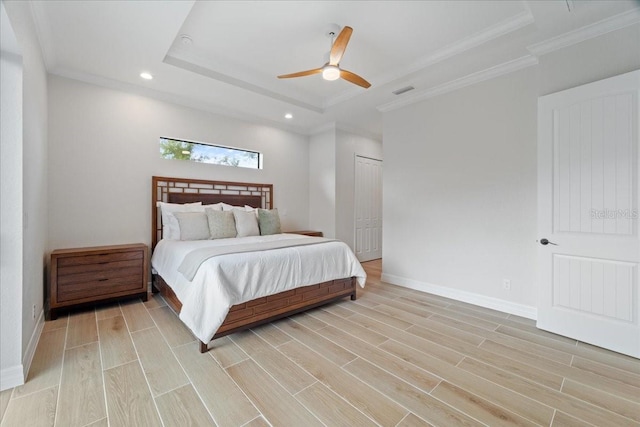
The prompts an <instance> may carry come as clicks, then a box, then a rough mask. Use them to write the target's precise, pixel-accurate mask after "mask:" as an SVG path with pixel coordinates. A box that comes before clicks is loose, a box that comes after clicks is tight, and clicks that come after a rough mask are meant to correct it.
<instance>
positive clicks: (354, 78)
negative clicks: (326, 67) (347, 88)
mask: <svg viewBox="0 0 640 427" xmlns="http://www.w3.org/2000/svg"><path fill="white" fill-rule="evenodd" d="M340 78H342V79H344V80H346V81H348V82H351V83H353V84H357V85H358V86H362V87H363V88H365V89H367V88H369V87H370V86H371V83H369V82H368V81H366V80H365V79H363V78H362V77H360V76H359V75H357V74H355V73H352V72H351V71H347V70H340Z"/></svg>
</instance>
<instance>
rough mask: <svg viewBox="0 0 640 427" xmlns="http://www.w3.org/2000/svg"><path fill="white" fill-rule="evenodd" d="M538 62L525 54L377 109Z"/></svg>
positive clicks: (413, 102)
mask: <svg viewBox="0 0 640 427" xmlns="http://www.w3.org/2000/svg"><path fill="white" fill-rule="evenodd" d="M537 64H538V58H536V57H535V56H533V55H525V56H522V57H520V58H518V59H514V60H512V61H508V62H503V63H502V64H498V65H495V66H493V67H490V68H487V69H484V70H481V71H477V72H475V73H472V74H469V75H467V76H464V77H460V78H459V79H455V80H451V81H449V82H446V83H444V84H441V85H439V86H436V87H433V88H431V89H427V90H423V91H420V92H417V93H416V94H414V95H413V96H411V97H410V98H404V99H400V100H397V101H393V102H389V103H386V104H382V105H380V106H378V107H377V110H378V111H380V112H383V113H386V112H387V111H392V110H397V109H398V108H401V107H405V106H407V105H411V104H415V103H416V102H420V101H424V100H425V99H429V98H433V97H435V96H438V95H442V94H445V93H447V92H453V91H454V90H458V89H462V88H463V87H467V86H471V85H474V84H476V83H480V82H483V81H486V80H490V79H493V78H495V77H499V76H502V75H505V74H509V73H513V72H514V71H518V70H521V69H523V68H527V67H531V66H532V65H537Z"/></svg>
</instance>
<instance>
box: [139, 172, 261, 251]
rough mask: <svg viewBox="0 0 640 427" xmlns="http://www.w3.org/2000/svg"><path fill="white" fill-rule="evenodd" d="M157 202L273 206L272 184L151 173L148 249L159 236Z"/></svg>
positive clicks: (152, 246)
mask: <svg viewBox="0 0 640 427" xmlns="http://www.w3.org/2000/svg"><path fill="white" fill-rule="evenodd" d="M157 202H167V203H192V202H202V204H204V205H210V204H214V203H219V202H223V203H227V204H230V205H234V206H244V205H249V206H252V207H254V208H263V209H273V184H251V183H246V182H228V181H207V180H202V179H189V178H167V177H162V176H154V177H152V184H151V250H153V249H154V248H155V247H156V244H157V243H158V242H159V241H160V239H162V215H160V210H159V208H158V207H157Z"/></svg>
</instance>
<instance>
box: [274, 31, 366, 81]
mask: <svg viewBox="0 0 640 427" xmlns="http://www.w3.org/2000/svg"><path fill="white" fill-rule="evenodd" d="M351 33H353V28H351V27H344V28H343V29H342V31H340V34H338V37H336V40H335V41H334V42H333V44H332V45H331V52H330V53H329V62H327V63H326V64H325V65H324V66H322V67H321V68H315V69H313V70H307V71H300V72H297V73H292V74H283V75H281V76H278V78H279V79H290V78H293V77H304V76H311V75H313V74H320V73H322V78H323V79H325V80H338V79H339V78H342V79H344V80H346V81H348V82H350V83H353V84H356V85H358V86H360V87H363V88H365V89H367V88H369V87H370V86H371V83H369V82H368V81H366V80H365V79H363V78H362V77H360V76H359V75H357V74H355V73H352V72H351V71H347V70H343V69H341V68H340V61H341V60H342V56H343V55H344V51H345V50H346V49H347V44H348V43H349V39H350V38H351ZM334 34H335V33H334V32H329V33H328V35H329V36H333V35H334Z"/></svg>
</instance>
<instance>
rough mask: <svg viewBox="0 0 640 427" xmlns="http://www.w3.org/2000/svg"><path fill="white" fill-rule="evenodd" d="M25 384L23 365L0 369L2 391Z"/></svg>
mask: <svg viewBox="0 0 640 427" xmlns="http://www.w3.org/2000/svg"><path fill="white" fill-rule="evenodd" d="M22 384H24V370H23V369H22V365H16V366H12V367H10V368H4V369H3V370H1V371H0V391H3V390H7V389H10V388H13V387H17V386H19V385H22Z"/></svg>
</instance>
